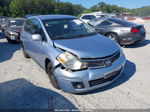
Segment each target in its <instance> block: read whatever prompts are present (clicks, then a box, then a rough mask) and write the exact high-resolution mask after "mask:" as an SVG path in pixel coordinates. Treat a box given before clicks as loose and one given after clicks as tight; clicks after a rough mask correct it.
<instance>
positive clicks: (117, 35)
mask: <svg viewBox="0 0 150 112" xmlns="http://www.w3.org/2000/svg"><path fill="white" fill-rule="evenodd" d="M111 33H113V34H115V35H117V36H118V34H117V33H115V32H108V33H106V34H105V36H106V35H108V34H111Z"/></svg>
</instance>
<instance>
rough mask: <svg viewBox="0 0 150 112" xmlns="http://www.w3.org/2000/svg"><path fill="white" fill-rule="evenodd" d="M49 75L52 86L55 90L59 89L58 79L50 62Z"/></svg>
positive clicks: (48, 66)
mask: <svg viewBox="0 0 150 112" xmlns="http://www.w3.org/2000/svg"><path fill="white" fill-rule="evenodd" d="M47 74H48V76H49V79H50V81H51V84H52V86H53V87H54V88H56V89H59V85H58V83H57V79H56V77H55V75H54V68H53V65H52V64H51V63H50V62H49V63H48V65H47Z"/></svg>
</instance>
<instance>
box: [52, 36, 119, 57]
mask: <svg viewBox="0 0 150 112" xmlns="http://www.w3.org/2000/svg"><path fill="white" fill-rule="evenodd" d="M54 45H55V46H56V47H57V48H60V49H62V50H65V51H68V52H71V53H73V54H74V55H76V56H78V57H79V58H101V57H105V56H109V55H112V54H113V53H115V52H117V51H118V50H119V47H118V45H117V44H116V43H115V42H113V41H112V40H110V39H108V38H106V37H104V36H102V35H99V34H98V35H94V36H89V37H83V38H76V39H66V40H65V39H64V40H54Z"/></svg>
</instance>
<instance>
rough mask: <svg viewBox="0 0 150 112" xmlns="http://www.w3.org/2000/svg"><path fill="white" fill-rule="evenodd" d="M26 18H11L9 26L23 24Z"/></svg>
mask: <svg viewBox="0 0 150 112" xmlns="http://www.w3.org/2000/svg"><path fill="white" fill-rule="evenodd" d="M23 23H24V20H10V21H9V26H23Z"/></svg>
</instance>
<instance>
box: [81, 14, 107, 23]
mask: <svg viewBox="0 0 150 112" xmlns="http://www.w3.org/2000/svg"><path fill="white" fill-rule="evenodd" d="M108 17H109V16H108V15H106V14H102V13H96V12H95V13H88V14H83V15H82V16H81V17H80V19H81V20H82V21H84V22H86V23H87V22H89V21H90V20H92V19H96V18H108Z"/></svg>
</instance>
